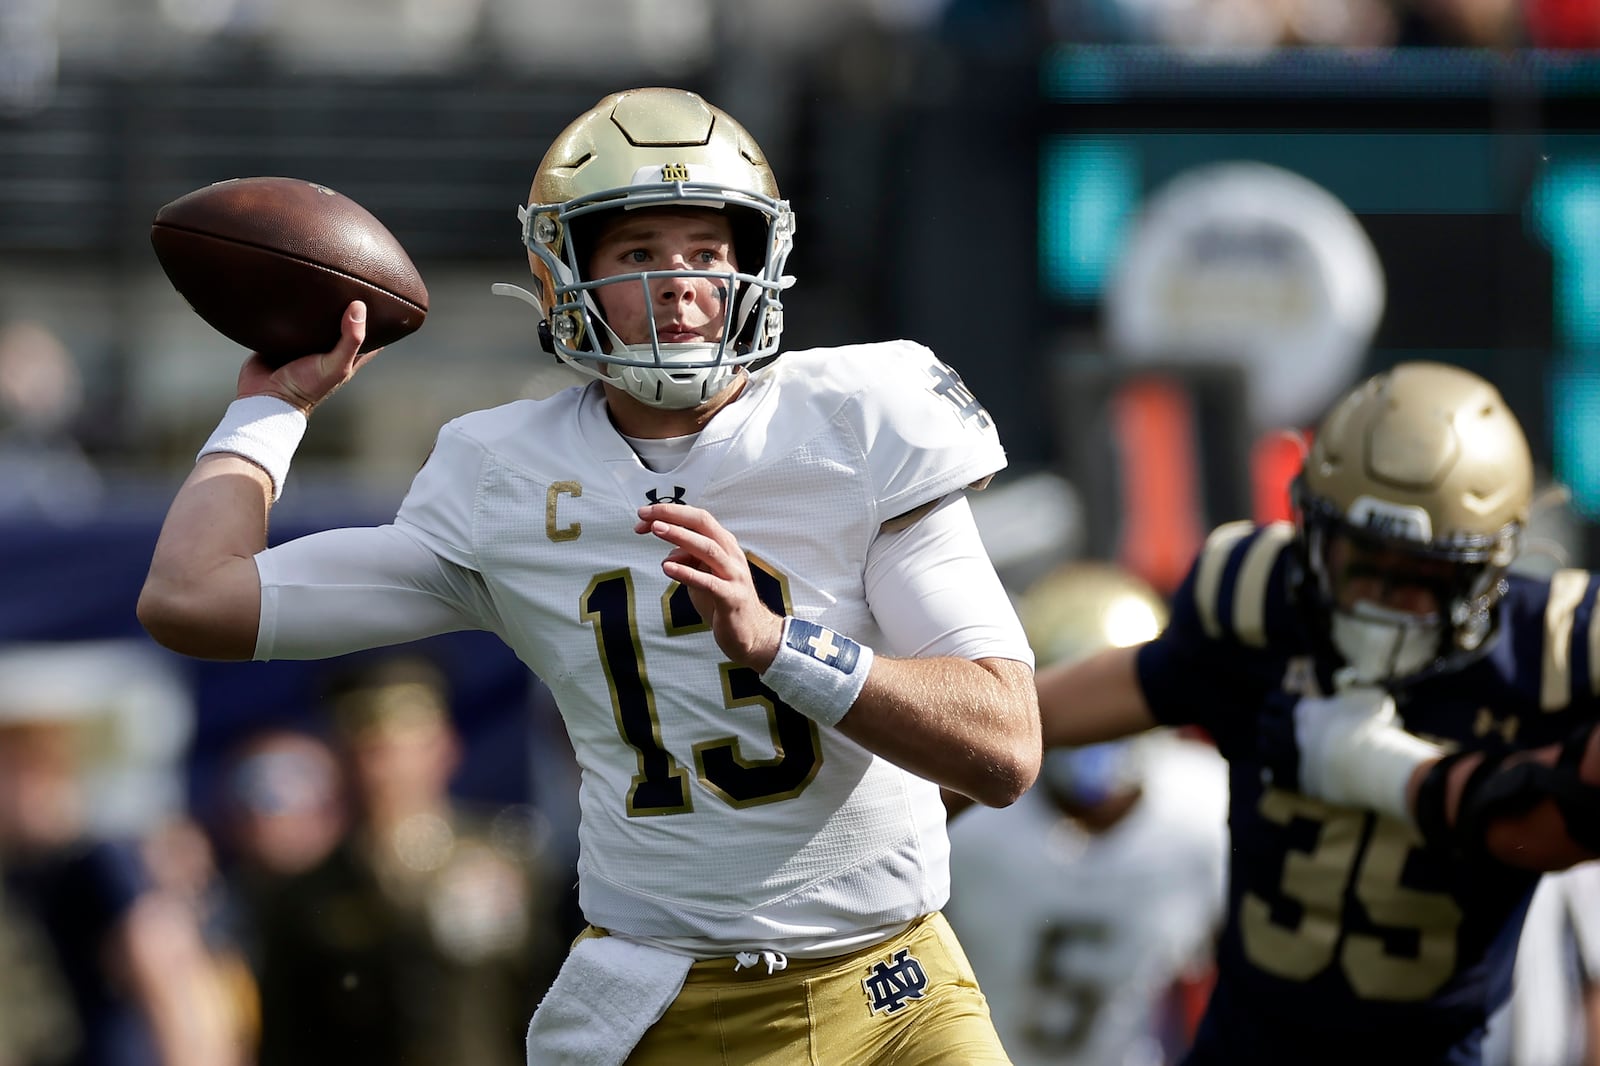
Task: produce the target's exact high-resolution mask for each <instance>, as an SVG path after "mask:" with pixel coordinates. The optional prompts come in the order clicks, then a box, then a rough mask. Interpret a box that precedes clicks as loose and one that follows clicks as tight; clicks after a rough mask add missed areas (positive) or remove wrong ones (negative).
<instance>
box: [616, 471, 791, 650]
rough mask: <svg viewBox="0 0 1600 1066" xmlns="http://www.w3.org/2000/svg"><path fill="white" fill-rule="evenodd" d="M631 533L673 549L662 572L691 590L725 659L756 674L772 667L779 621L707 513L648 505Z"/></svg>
mask: <svg viewBox="0 0 1600 1066" xmlns="http://www.w3.org/2000/svg"><path fill="white" fill-rule="evenodd" d="M633 531H634V532H635V533H650V534H653V535H654V536H656V537H659V538H660V539H662V540H664V541H666V542H667V543H668V544H670V545H672V551H670V552H668V553H667V557H666V559H664V560H663V561H662V563H661V571H662V573H664V574H666V575H667V576H668V577H670V578H672V579H673V580H674V581H680V582H682V583H683V585H684V587H685V588H687V589H688V590H689V599H690V601H691V602H692V603H693V604H694V607H695V610H697V611H699V612H700V617H702V618H704V619H705V620H706V621H707V622H708V623H709V624H710V626H711V635H712V636H713V637H715V638H716V641H717V647H719V648H721V649H722V653H723V654H724V655H726V656H727V657H728V658H729V659H731V660H733V661H734V662H736V663H738V664H739V665H741V666H749V667H752V668H753V669H755V670H757V671H761V670H765V669H766V668H767V667H768V666H770V665H772V660H773V657H774V656H776V655H777V654H778V642H779V641H780V640H781V639H782V637H783V619H782V618H781V617H780V616H778V615H776V614H773V613H772V611H771V610H770V609H769V608H768V607H767V605H766V604H765V603H763V602H762V601H761V597H760V596H759V595H758V594H757V593H756V587H755V582H754V581H752V580H751V577H750V562H749V560H747V559H746V558H745V555H744V552H743V550H742V549H740V547H739V541H738V540H737V539H736V538H735V537H734V535H733V534H732V533H729V532H728V531H727V530H726V529H724V528H723V526H722V523H720V522H718V521H717V520H716V518H715V517H714V516H713V515H712V514H711V512H710V511H706V510H704V509H702V508H699V507H690V506H688V505H687V504H681V503H652V504H647V505H645V506H644V507H641V508H639V521H638V522H637V523H635V525H634V527H633Z"/></svg>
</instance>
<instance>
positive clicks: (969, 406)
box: [928, 362, 989, 429]
mask: <svg viewBox="0 0 1600 1066" xmlns="http://www.w3.org/2000/svg"><path fill="white" fill-rule="evenodd" d="M928 373H930V374H932V375H933V381H934V385H933V394H934V395H935V396H942V397H944V398H945V399H946V400H949V401H950V404H951V406H953V407H954V408H955V409H956V413H957V414H959V415H960V416H961V417H962V419H963V420H964V421H967V420H970V421H973V422H976V423H977V424H978V426H979V427H980V428H982V429H988V428H989V412H988V411H985V410H984V409H983V404H981V403H979V402H978V398H977V397H976V396H974V395H972V390H971V389H969V388H967V386H966V383H965V382H963V381H962V380H961V375H960V374H957V373H956V372H955V371H954V370H951V369H950V368H949V367H947V366H945V365H944V364H943V363H939V362H935V363H934V364H933V365H932V366H930V367H929V368H928Z"/></svg>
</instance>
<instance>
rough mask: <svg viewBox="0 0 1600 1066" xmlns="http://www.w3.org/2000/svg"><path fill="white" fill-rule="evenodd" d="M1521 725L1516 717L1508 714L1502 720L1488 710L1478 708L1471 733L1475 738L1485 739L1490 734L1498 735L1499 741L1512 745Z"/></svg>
mask: <svg viewBox="0 0 1600 1066" xmlns="http://www.w3.org/2000/svg"><path fill="white" fill-rule="evenodd" d="M1520 724H1521V723H1520V722H1519V721H1518V720H1517V716H1516V715H1514V714H1509V715H1507V716H1506V717H1504V718H1496V717H1495V716H1494V715H1493V714H1491V713H1490V711H1489V708H1487V707H1479V708H1478V717H1477V718H1476V719H1475V720H1474V721H1473V723H1472V732H1473V734H1474V735H1475V736H1480V737H1486V736H1488V735H1489V734H1490V733H1499V734H1500V739H1501V740H1503V741H1505V742H1506V743H1507V744H1513V743H1515V742H1516V739H1517V726H1518V725H1520Z"/></svg>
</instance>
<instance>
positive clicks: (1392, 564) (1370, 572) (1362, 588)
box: [1328, 537, 1458, 616]
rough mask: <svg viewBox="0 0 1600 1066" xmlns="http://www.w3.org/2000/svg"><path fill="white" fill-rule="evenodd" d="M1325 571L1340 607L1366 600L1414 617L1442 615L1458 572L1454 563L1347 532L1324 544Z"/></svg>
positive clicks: (1351, 605) (1348, 606)
mask: <svg viewBox="0 0 1600 1066" xmlns="http://www.w3.org/2000/svg"><path fill="white" fill-rule="evenodd" d="M1328 572H1329V573H1330V574H1331V575H1332V576H1333V588H1334V595H1335V599H1336V602H1337V605H1338V606H1339V607H1341V608H1345V609H1348V608H1351V607H1354V606H1355V605H1356V604H1357V603H1369V604H1373V605H1375V606H1378V607H1384V608H1387V609H1389V610H1391V611H1401V612H1404V613H1405V614H1413V615H1418V616H1434V615H1441V614H1443V613H1444V612H1445V609H1446V605H1447V604H1448V603H1449V602H1450V595H1451V590H1452V588H1453V587H1454V583H1455V580H1456V578H1457V576H1458V575H1457V571H1456V564H1454V563H1450V562H1446V561H1445V560H1442V559H1426V558H1421V557H1418V556H1415V555H1411V554H1409V553H1407V552H1404V551H1400V550H1398V549H1395V548H1385V547H1382V546H1379V545H1374V544H1366V543H1363V542H1361V541H1357V540H1352V539H1350V538H1349V537H1334V538H1333V540H1332V543H1330V544H1329V545H1328Z"/></svg>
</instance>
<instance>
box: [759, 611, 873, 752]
mask: <svg viewBox="0 0 1600 1066" xmlns="http://www.w3.org/2000/svg"><path fill="white" fill-rule="evenodd" d="M871 670H872V649H871V648H869V647H867V646H866V645H865V644H858V643H857V642H856V641H853V640H851V639H850V638H849V637H847V636H844V635H843V634H841V633H836V632H834V631H833V630H831V629H829V628H828V627H827V626H821V625H818V624H817V623H815V622H808V621H806V620H805V619H803V618H796V617H794V616H793V615H789V616H787V617H785V618H784V620H783V638H782V639H781V640H780V641H779V642H778V654H777V655H776V656H774V657H773V660H772V665H771V666H769V667H767V669H766V672H765V673H763V674H762V675H761V682H762V684H764V685H766V686H767V687H768V688H770V689H771V690H772V691H773V692H774V693H776V694H777V697H778V698H779V699H780V700H782V701H783V702H784V703H787V704H788V705H789V706H791V707H793V708H794V709H795V710H797V711H799V712H800V713H801V714H803V715H805V716H806V717H807V718H809V719H811V720H812V721H814V722H820V723H821V724H822V725H827V726H832V725H838V724H839V719H841V718H843V717H844V716H845V712H846V711H848V710H849V709H850V707H851V706H852V705H853V704H854V703H855V702H856V697H857V696H859V695H861V689H862V687H863V686H864V685H866V683H867V674H868V673H870V672H871Z"/></svg>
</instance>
